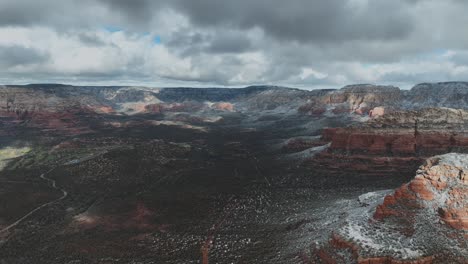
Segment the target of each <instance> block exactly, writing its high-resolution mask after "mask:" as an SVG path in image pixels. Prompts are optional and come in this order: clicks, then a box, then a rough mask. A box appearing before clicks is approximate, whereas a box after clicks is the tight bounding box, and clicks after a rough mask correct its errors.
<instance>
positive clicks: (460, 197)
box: [374, 154, 468, 230]
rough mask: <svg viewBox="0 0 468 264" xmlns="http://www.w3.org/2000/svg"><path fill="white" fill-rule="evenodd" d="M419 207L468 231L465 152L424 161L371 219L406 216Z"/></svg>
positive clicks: (467, 171) (467, 169)
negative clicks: (413, 176)
mask: <svg viewBox="0 0 468 264" xmlns="http://www.w3.org/2000/svg"><path fill="white" fill-rule="evenodd" d="M419 210H425V211H429V213H432V214H434V215H436V214H437V215H438V216H439V217H440V219H441V220H442V222H444V223H445V224H447V225H448V226H450V227H452V228H455V229H460V230H468V155H463V154H447V155H444V156H437V157H433V158H430V159H428V160H426V162H425V164H424V165H422V166H421V167H420V168H419V170H418V171H417V175H416V177H415V178H414V179H413V180H412V181H411V182H410V183H408V184H405V185H403V186H401V187H400V188H399V189H397V190H396V191H395V193H394V194H392V195H388V196H387V197H385V200H384V203H383V204H381V205H379V206H378V207H377V209H376V212H375V214H374V218H375V219H385V218H388V217H397V218H409V217H411V216H414V215H415V214H417V213H419Z"/></svg>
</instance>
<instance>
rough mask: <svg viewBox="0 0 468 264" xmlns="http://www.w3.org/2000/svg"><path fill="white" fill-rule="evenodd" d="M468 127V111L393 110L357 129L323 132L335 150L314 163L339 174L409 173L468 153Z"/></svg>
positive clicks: (330, 149) (447, 109) (319, 156)
mask: <svg viewBox="0 0 468 264" xmlns="http://www.w3.org/2000/svg"><path fill="white" fill-rule="evenodd" d="M467 124H468V111H466V110H458V109H450V108H428V109H422V110H412V111H398V112H393V113H390V114H386V115H384V116H381V117H379V118H376V119H372V120H369V121H368V122H365V123H361V124H358V125H355V126H350V127H343V128H328V129H324V130H323V133H322V141H324V142H330V143H331V144H330V147H329V148H328V149H327V150H326V151H324V152H322V153H320V154H319V155H317V156H316V157H315V158H314V159H313V160H312V161H311V162H312V163H313V166H314V167H316V168H326V169H327V170H330V169H331V170H332V171H333V170H334V171H336V172H340V171H346V172H347V173H352V172H356V173H359V174H363V173H371V174H376V175H382V174H386V173H387V174H388V173H390V174H394V173H395V172H401V173H406V174H408V173H411V172H412V171H414V170H415V169H416V168H417V167H418V166H419V164H421V163H422V162H423V161H424V160H425V159H426V158H428V157H431V156H434V155H440V154H444V153H449V152H460V153H468V133H466V131H468V130H467Z"/></svg>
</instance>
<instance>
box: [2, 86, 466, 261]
mask: <svg viewBox="0 0 468 264" xmlns="http://www.w3.org/2000/svg"><path fill="white" fill-rule="evenodd" d="M467 121H468V83H465V82H445V83H423V84H418V85H416V86H414V87H413V88H412V89H410V90H402V89H399V88H398V87H394V86H382V85H370V84H358V85H349V86H345V87H343V88H341V89H323V90H311V91H307V90H300V89H294V88H287V87H279V86H250V87H246V88H184V87H181V88H151V87H130V86H71V85H60V84H32V85H4V86H0V147H1V148H2V150H5V151H3V152H2V151H0V160H1V161H2V169H1V170H0V182H2V183H4V186H3V187H2V189H0V199H1V200H3V201H8V203H7V204H4V205H2V206H0V229H2V228H5V227H8V226H10V225H11V224H12V223H15V221H17V220H18V219H24V220H21V221H20V222H19V223H18V224H17V225H15V227H14V228H11V229H10V228H9V229H8V230H5V231H2V232H0V263H2V262H5V263H12V264H15V263H31V261H35V263H70V264H71V263H131V262H130V261H137V262H135V263H200V261H201V263H204V264H205V263H208V262H209V263H362V264H364V263H447V260H450V263H466V261H467V257H468V255H467V254H468V253H467V251H466V250H467V248H468V247H467V239H468V237H467V227H468V222H467V214H468V212H467V204H466V201H467V198H468V197H467V192H466V191H467V179H468V178H467V177H468V176H467V171H466V166H467V165H468V164H466V161H467V156H466V155H465V154H463V153H468V132H467V131H468V122H467ZM7 150H8V151H7ZM2 153H5V155H4V156H5V157H4V158H2V156H1V155H3V154H2ZM10 153H14V154H15V155H10ZM447 153H452V154H447ZM7 154H8V155H7ZM46 172H48V173H47V174H46V177H47V179H49V180H50V181H44V179H41V177H40V175H44V174H43V173H46ZM415 172H416V177H415V176H414V175H415ZM52 182H53V186H52V185H51V183H52ZM62 192H65V193H67V196H66V197H64V198H62V197H63V193H62ZM42 205H46V206H44V207H41V206H42ZM38 207H41V208H40V210H37V211H34V212H33V213H31V214H29V212H31V211H33V210H35V208H38ZM25 216H26V217H25ZM23 217H25V218H23ZM429 238H430V239H429ZM52 248H53V249H54V251H51V249H52ZM22 252H24V253H22ZM45 252H46V253H45ZM151 261H153V262H151ZM444 261H445V262H444Z"/></svg>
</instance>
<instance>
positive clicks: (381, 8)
mask: <svg viewBox="0 0 468 264" xmlns="http://www.w3.org/2000/svg"><path fill="white" fill-rule="evenodd" d="M101 1H102V2H104V3H105V4H107V5H108V6H109V7H111V8H112V9H115V10H118V12H121V13H124V14H125V15H126V16H127V17H128V18H129V19H131V20H134V21H141V20H147V21H148V20H150V18H151V16H152V15H154V13H151V12H150V10H152V11H153V12H154V11H155V10H160V9H162V8H171V9H173V10H176V11H177V12H181V13H183V14H185V15H186V16H187V17H188V18H189V19H190V21H191V22H192V23H194V24H195V25H198V26H202V27H221V28H238V29H251V28H255V27H257V28H261V29H263V30H264V32H265V33H266V34H267V35H271V36H273V37H275V38H277V39H281V40H287V41H290V40H296V41H302V42H305V41H314V42H330V41H343V40H356V39H376V38H377V39H399V38H404V37H405V36H407V35H408V34H409V33H410V32H411V30H412V21H411V17H410V16H409V15H408V13H407V12H406V11H405V10H406V6H405V5H406V4H408V1H398V0H397V1H386V0H373V1H368V3H367V4H359V3H357V1H355V2H356V3H355V4H353V3H352V1H346V0H322V1H310V0H290V1H284V0H256V1H251V0H236V1H219V0H197V1H192V0H171V1H163V0H160V1H148V0H136V1H124V0H117V1H112V0H101Z"/></svg>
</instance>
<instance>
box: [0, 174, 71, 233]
mask: <svg viewBox="0 0 468 264" xmlns="http://www.w3.org/2000/svg"><path fill="white" fill-rule="evenodd" d="M54 169H55V168H52V169H50V170H49V171H47V172H45V173H42V174H41V175H40V176H39V177H40V178H41V179H43V180H44V181H46V182H47V183H48V184H50V186H52V188H54V189H56V190H59V191H61V192H62V196H61V197H60V198H58V199H55V200H53V201H50V202H47V203H45V204H42V205H40V206H38V207H36V208H35V209H33V210H31V211H30V212H29V213H27V214H26V215H24V216H23V217H21V218H20V219H18V220H16V221H15V222H14V223H12V224H10V225H9V226H7V227H5V228H3V229H1V230H0V234H3V233H5V232H7V231H9V230H10V229H12V228H14V227H16V226H17V225H19V224H20V223H21V222H23V221H24V220H26V219H27V218H28V217H29V216H31V215H32V214H34V213H35V212H37V211H39V210H41V209H42V208H44V207H47V206H49V205H51V204H54V203H56V202H58V201H61V200H63V199H65V198H66V197H67V196H68V193H67V191H65V190H64V189H61V188H59V187H57V184H56V182H55V180H52V179H50V178H47V177H46V175H47V174H49V173H50V172H51V171H53V170H54Z"/></svg>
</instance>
